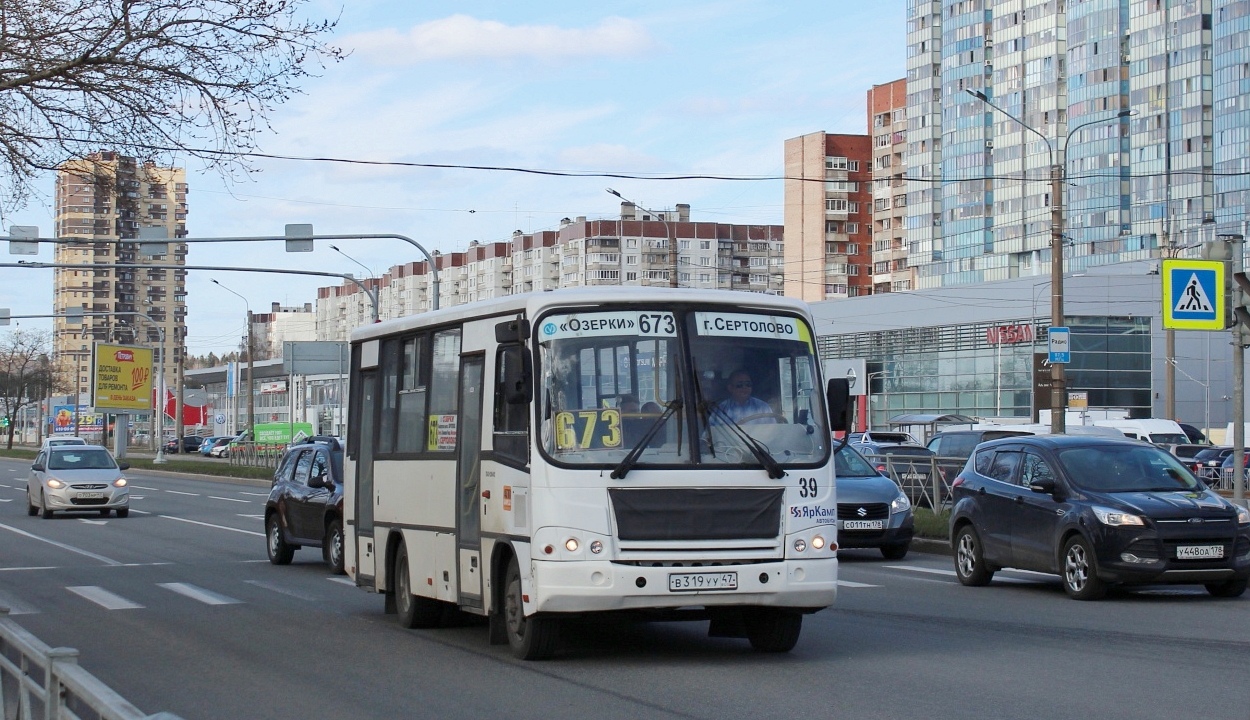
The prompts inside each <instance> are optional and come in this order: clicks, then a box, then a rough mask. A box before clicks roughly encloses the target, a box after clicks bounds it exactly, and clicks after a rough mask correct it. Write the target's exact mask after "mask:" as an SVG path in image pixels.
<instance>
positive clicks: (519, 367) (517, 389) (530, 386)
mask: <svg viewBox="0 0 1250 720" xmlns="http://www.w3.org/2000/svg"><path fill="white" fill-rule="evenodd" d="M499 363H500V368H499V384H500V391H501V392H502V394H503V401H504V402H505V403H507V404H509V405H524V404H526V403H528V402H530V401H531V400H533V399H534V381H533V374H534V372H533V364H532V362H531V361H530V356H529V353H528V352H527V351H526V349H525V346H524V345H510V346H508V347H504V348H500V349H499Z"/></svg>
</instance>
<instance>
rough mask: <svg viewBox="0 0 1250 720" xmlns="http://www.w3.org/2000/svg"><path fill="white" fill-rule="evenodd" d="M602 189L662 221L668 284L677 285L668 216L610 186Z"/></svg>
mask: <svg viewBox="0 0 1250 720" xmlns="http://www.w3.org/2000/svg"><path fill="white" fill-rule="evenodd" d="M604 189H605V190H607V191H608V193H610V194H612V195H615V196H617V197H618V198H620V199H622V200H624V201H625V202H627V203H630V204H631V205H633V206H634V207H636V208H638V209H640V210H642V211H643V212H645V213H650V214H651V215H655V216H658V217H659V218H660V222H662V223H664V238H665V240H664V242H665V243H667V244H668V265H669V271H668V272H669V276H668V286H669V287H672V288H675V287H678V284H677V274H678V273H677V238H676V237H674V236H673V230H672V228H671V227H670V226H669V224H668V218H667V217H666V214H661V213H657V212H655V211H654V210H648V209H647V208H645V207H643V206H641V205H639V204H638V203H636V202H634V201H633V200H630V199H629V198H627V197H625V196H624V195H622V194H620V193H618V192H617V191H615V190H613V189H612V188H604Z"/></svg>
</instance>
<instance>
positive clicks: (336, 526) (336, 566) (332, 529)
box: [322, 518, 343, 575]
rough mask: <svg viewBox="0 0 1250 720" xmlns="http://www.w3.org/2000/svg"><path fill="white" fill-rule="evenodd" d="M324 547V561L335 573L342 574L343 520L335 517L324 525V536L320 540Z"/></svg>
mask: <svg viewBox="0 0 1250 720" xmlns="http://www.w3.org/2000/svg"><path fill="white" fill-rule="evenodd" d="M322 546H323V547H324V548H325V559H326V562H328V563H330V569H331V570H332V571H334V574H335V575H342V574H343V521H342V520H339V519H338V518H335V519H333V520H331V521H330V524H329V525H327V526H326V536H325V539H324V540H322Z"/></svg>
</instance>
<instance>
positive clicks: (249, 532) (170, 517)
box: [0, 515, 265, 537]
mask: <svg viewBox="0 0 1250 720" xmlns="http://www.w3.org/2000/svg"><path fill="white" fill-rule="evenodd" d="M158 517H163V518H165V519H166V520H177V521H178V522H184V523H191V524H192V525H203V526H204V527H211V528H217V529H218V530H229V531H230V532H237V533H243V534H244V535H255V536H256V537H265V533H263V532H256V531H254V530H240V529H239V528H232V527H226V526H225V525H214V524H212V523H206V522H200V521H199V520H188V519H186V518H180V517H174V516H173V515H160V516H158ZM0 527H3V526H0Z"/></svg>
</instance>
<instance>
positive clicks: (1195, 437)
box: [1177, 423, 1211, 445]
mask: <svg viewBox="0 0 1250 720" xmlns="http://www.w3.org/2000/svg"><path fill="white" fill-rule="evenodd" d="M1177 424H1178V425H1180V426H1181V430H1183V431H1185V436H1186V437H1188V438H1189V442H1191V443H1193V444H1195V445H1210V444H1211V441H1210V440H1208V439H1207V436H1206V435H1205V434H1203V432H1202V431H1201V430H1199V429H1198V428H1196V427H1194V426H1193V425H1190V424H1189V423H1177Z"/></svg>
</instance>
